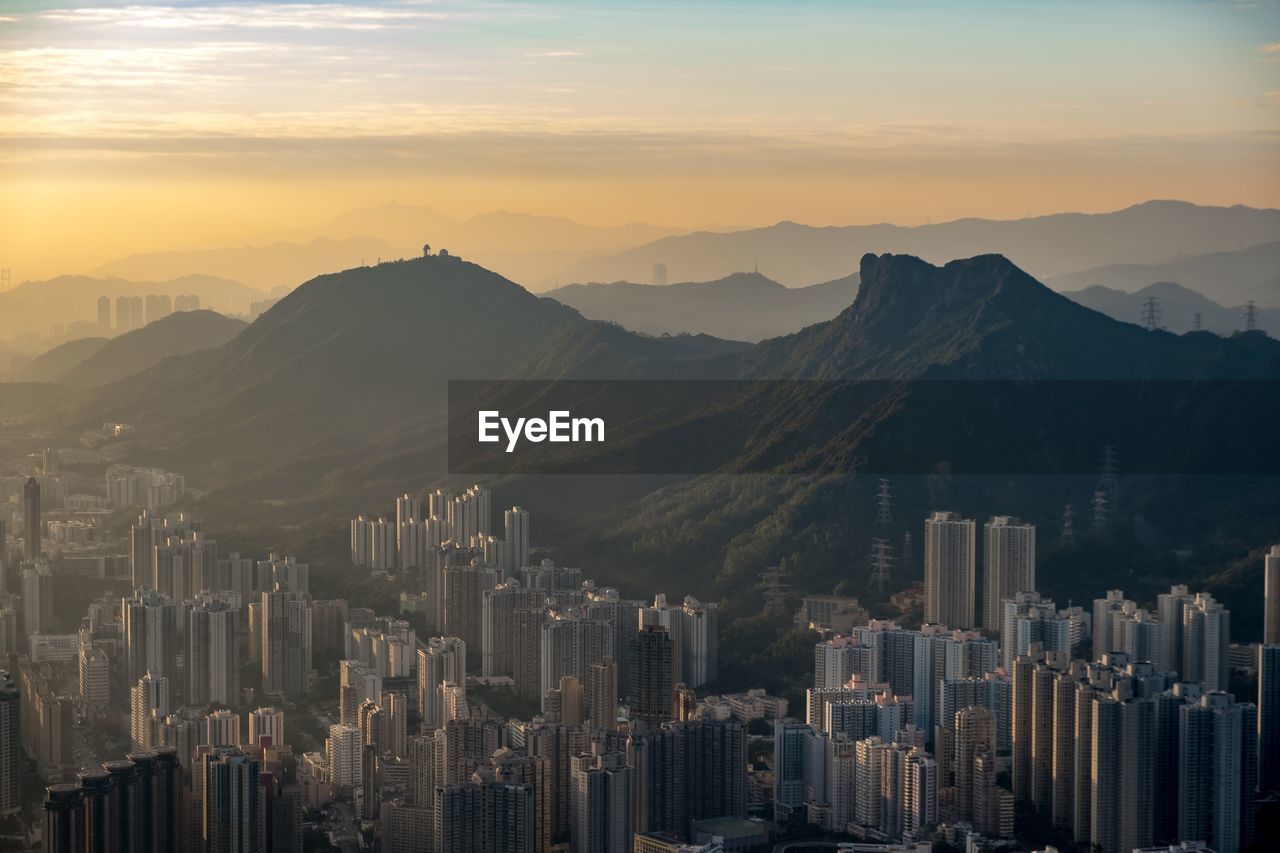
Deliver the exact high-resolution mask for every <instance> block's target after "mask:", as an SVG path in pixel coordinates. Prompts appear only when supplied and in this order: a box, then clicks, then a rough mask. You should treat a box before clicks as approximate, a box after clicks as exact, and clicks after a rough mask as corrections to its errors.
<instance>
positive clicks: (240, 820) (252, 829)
mask: <svg viewBox="0 0 1280 853" xmlns="http://www.w3.org/2000/svg"><path fill="white" fill-rule="evenodd" d="M200 769H201V773H202V774H203V780H202V781H203V786H202V791H201V796H202V801H201V830H202V833H201V834H202V836H203V838H204V849H205V851H206V852H207V853H266V851H265V850H264V849H263V844H262V842H263V836H262V800H261V797H260V796H259V791H258V772H259V770H260V769H261V766H260V764H259V762H258V759H257V758H255V757H253V756H251V755H245V754H244V753H243V752H241V751H240V750H239V749H238V748H236V747H221V748H218V749H216V750H213V751H211V752H207V753H205V754H204V755H202V756H201V767H200Z"/></svg>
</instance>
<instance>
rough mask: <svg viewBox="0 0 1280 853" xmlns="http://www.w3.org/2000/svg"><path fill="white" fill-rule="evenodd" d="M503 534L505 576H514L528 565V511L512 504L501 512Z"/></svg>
mask: <svg viewBox="0 0 1280 853" xmlns="http://www.w3.org/2000/svg"><path fill="white" fill-rule="evenodd" d="M502 526H503V535H504V536H505V538H506V542H507V550H506V565H504V566H503V568H504V569H505V570H506V576H507V577H509V578H513V577H516V575H517V574H518V573H519V571H520V569H521V568H523V567H525V566H527V565H529V511H528V510H526V509H521V508H520V507H518V506H513V507H512V508H511V509H509V510H507V511H506V512H504V513H503V514H502Z"/></svg>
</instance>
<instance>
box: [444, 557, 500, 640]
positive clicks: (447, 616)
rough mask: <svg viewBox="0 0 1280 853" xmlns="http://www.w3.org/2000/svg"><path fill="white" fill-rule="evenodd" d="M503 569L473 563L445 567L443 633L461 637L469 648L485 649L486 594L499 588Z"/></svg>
mask: <svg viewBox="0 0 1280 853" xmlns="http://www.w3.org/2000/svg"><path fill="white" fill-rule="evenodd" d="M499 574H500V570H499V569H497V568H495V567H493V566H486V565H483V564H481V563H480V562H479V561H473V562H472V563H471V564H469V565H465V566H446V567H445V568H444V572H443V582H444V597H443V600H444V629H443V630H444V633H445V634H446V635H447V636H451V637H459V638H461V639H462V641H463V642H465V643H466V644H467V647H468V648H471V649H480V648H483V642H482V639H481V637H482V634H483V627H484V597H485V593H486V592H488V591H490V590H492V589H493V588H494V587H496V586H497V585H498V581H499V580H501V578H500V577H499Z"/></svg>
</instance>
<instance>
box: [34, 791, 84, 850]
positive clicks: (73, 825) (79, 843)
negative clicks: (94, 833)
mask: <svg viewBox="0 0 1280 853" xmlns="http://www.w3.org/2000/svg"><path fill="white" fill-rule="evenodd" d="M42 849H43V850H45V851H48V853H81V851H82V850H84V849H85V839H84V792H83V791H82V790H81V789H80V786H79V785H70V784H59V785H50V786H49V787H48V788H47V789H46V790H45V796H44V837H43V847H42Z"/></svg>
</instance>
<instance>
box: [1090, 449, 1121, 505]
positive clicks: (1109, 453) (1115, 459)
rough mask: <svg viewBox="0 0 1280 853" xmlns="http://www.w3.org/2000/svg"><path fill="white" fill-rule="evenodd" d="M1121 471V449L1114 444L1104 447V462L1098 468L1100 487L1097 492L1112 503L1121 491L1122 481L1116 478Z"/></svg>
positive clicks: (1098, 486)
mask: <svg viewBox="0 0 1280 853" xmlns="http://www.w3.org/2000/svg"><path fill="white" fill-rule="evenodd" d="M1119 470H1120V448H1118V447H1116V446H1115V445H1114V444H1107V445H1103V447H1102V461H1101V464H1100V465H1099V466H1098V485H1097V487H1096V490H1097V491H1099V492H1102V493H1103V494H1104V495H1106V496H1107V498H1108V500H1109V501H1110V502H1112V503H1114V502H1115V496H1116V493H1117V492H1118V491H1120V480H1119V478H1118V477H1117V476H1116V474H1117V472H1118V471H1119Z"/></svg>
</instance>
